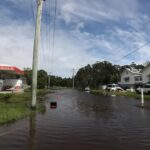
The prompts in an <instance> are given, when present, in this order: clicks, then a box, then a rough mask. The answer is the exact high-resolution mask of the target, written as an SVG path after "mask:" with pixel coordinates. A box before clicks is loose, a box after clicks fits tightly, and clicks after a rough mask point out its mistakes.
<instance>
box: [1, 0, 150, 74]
mask: <svg viewBox="0 0 150 150" xmlns="http://www.w3.org/2000/svg"><path fill="white" fill-rule="evenodd" d="M54 4H55V0H46V1H45V2H44V6H43V19H42V28H41V31H42V34H41V35H42V38H41V47H40V56H39V68H40V69H41V68H42V69H45V70H46V71H47V72H52V74H55V75H59V76H62V77H69V76H71V75H72V69H73V68H75V69H78V68H80V67H82V66H84V65H87V64H92V63H95V62H96V61H103V60H107V61H110V62H112V63H113V64H130V63H131V62H136V63H138V64H139V63H144V62H145V61H146V60H149V59H150V45H147V46H145V47H143V48H142V49H140V50H139V51H137V52H136V53H133V54H132V55H129V56H128V57H125V58H123V59H122V60H120V58H122V57H123V56H125V55H126V54H128V53H129V52H131V51H133V50H135V49H136V48H138V47H140V46H142V45H143V44H145V43H146V42H149V41H150V11H149V10H150V2H149V0H142V1H141V0H57V4H58V5H57V15H56V32H55V46H54V49H53V47H52V45H53V44H52V43H53V40H52V35H53V19H54ZM35 14H36V0H1V1H0V63H1V64H9V65H16V66H18V67H22V68H24V67H31V66H32V53H33V40H34V30H35V22H34V20H35ZM49 27H50V28H49ZM49 31H50V32H49ZM118 60H119V61H118Z"/></svg>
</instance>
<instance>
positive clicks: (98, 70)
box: [75, 61, 144, 89]
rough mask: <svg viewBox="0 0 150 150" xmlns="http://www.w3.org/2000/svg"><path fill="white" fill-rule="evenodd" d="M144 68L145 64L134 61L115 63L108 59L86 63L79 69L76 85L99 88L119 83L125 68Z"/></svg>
mask: <svg viewBox="0 0 150 150" xmlns="http://www.w3.org/2000/svg"><path fill="white" fill-rule="evenodd" d="M131 67H132V68H136V69H143V67H144V66H143V65H137V64H135V63H132V64H131V65H123V66H120V65H113V64H112V63H110V62H108V61H102V62H96V63H95V64H92V65H89V64H88V65H86V66H85V67H82V68H80V69H79V70H78V72H77V73H76V76H75V87H77V88H80V89H85V87H87V86H88V87H90V89H99V87H100V86H101V85H107V84H111V83H118V81H119V80H120V76H121V72H122V71H123V70H124V68H131Z"/></svg>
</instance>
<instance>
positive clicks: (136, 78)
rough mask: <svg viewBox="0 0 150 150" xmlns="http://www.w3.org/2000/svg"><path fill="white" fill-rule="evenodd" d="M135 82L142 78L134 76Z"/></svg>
mask: <svg viewBox="0 0 150 150" xmlns="http://www.w3.org/2000/svg"><path fill="white" fill-rule="evenodd" d="M134 79H135V81H142V77H141V76H136V77H134Z"/></svg>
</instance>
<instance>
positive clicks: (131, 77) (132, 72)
mask: <svg viewBox="0 0 150 150" xmlns="http://www.w3.org/2000/svg"><path fill="white" fill-rule="evenodd" d="M141 84H142V73H141V71H140V70H137V69H133V68H125V69H124V71H123V72H122V73H121V81H120V82H119V85H120V86H121V87H123V88H125V89H128V88H133V89H134V88H136V87H138V86H140V85H141Z"/></svg>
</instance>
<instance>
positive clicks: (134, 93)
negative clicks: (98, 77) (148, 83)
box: [91, 90, 150, 100]
mask: <svg viewBox="0 0 150 150" xmlns="http://www.w3.org/2000/svg"><path fill="white" fill-rule="evenodd" d="M91 93H92V94H97V95H116V96H126V97H133V98H136V99H141V94H138V93H136V92H129V91H125V92H107V91H105V90H92V91H91ZM144 99H147V100H150V95H148V94H144Z"/></svg>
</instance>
